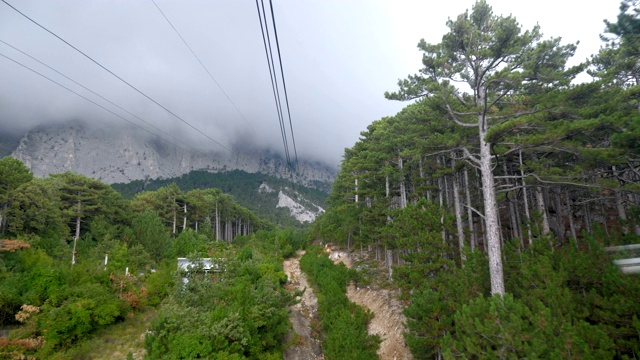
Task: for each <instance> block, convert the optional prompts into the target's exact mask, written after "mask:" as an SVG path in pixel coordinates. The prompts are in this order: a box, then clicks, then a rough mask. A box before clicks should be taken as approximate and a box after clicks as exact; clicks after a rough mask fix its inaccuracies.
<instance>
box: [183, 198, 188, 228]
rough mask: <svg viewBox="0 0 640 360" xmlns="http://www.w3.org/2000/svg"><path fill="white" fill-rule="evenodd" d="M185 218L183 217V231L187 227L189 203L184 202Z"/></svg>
mask: <svg viewBox="0 0 640 360" xmlns="http://www.w3.org/2000/svg"><path fill="white" fill-rule="evenodd" d="M183 208H184V218H183V219H182V231H184V229H186V228H187V203H186V202H185V203H184V206H183Z"/></svg>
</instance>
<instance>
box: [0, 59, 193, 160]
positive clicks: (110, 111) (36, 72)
mask: <svg viewBox="0 0 640 360" xmlns="http://www.w3.org/2000/svg"><path fill="white" fill-rule="evenodd" d="M0 56H2V57H3V58H5V59H7V60H9V61H12V62H14V63H15V64H17V65H19V66H22V67H23V68H25V69H27V70H29V71H31V72H33V73H35V74H37V75H40V76H41V77H43V78H45V79H47V80H49V81H51V82H52V83H54V84H56V85H58V86H60V87H61V88H63V89H65V90H67V91H69V92H71V93H73V94H75V95H77V96H79V97H81V98H82V99H84V100H86V101H88V102H90V103H92V104H93V105H95V106H97V107H99V108H101V109H103V110H104V111H107V112H109V113H111V114H113V115H114V116H117V117H119V118H120V119H122V120H124V121H126V122H128V123H129V124H132V125H133V126H136V127H138V128H140V129H142V130H143V131H146V132H147V133H149V134H151V135H153V136H156V137H158V138H160V139H162V140H164V141H166V142H168V143H170V144H172V145H174V146H176V147H178V148H179V149H181V150H183V151H187V150H186V149H184V148H182V147H181V146H179V145H178V144H176V143H174V142H172V141H170V140H167V139H165V138H163V137H162V136H160V135H158V134H154V133H153V132H151V131H149V130H147V129H145V128H143V127H141V126H140V125H138V124H136V123H134V122H132V121H130V120H128V119H127V118H125V117H123V116H122V115H120V114H118V113H115V112H113V111H112V110H110V109H107V108H106V107H104V106H102V105H100V104H98V103H97V102H95V101H93V100H91V99H89V98H87V97H85V96H83V95H81V94H79V93H78V92H76V91H74V90H72V89H70V88H68V87H66V86H64V85H62V84H60V83H59V82H57V81H55V80H53V79H52V78H50V77H48V76H46V75H44V74H42V73H40V72H38V71H36V70H34V69H32V68H30V67H28V66H26V65H24V64H22V63H21V62H19V61H17V60H15V59H12V58H10V57H9V56H7V55H4V54H2V53H0Z"/></svg>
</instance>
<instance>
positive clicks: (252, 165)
mask: <svg viewBox="0 0 640 360" xmlns="http://www.w3.org/2000/svg"><path fill="white" fill-rule="evenodd" d="M12 156H13V157H15V158H17V159H19V160H21V161H22V162H24V163H25V165H26V166H27V167H28V168H30V169H31V171H32V172H33V174H34V175H35V176H38V177H45V176H48V175H49V174H55V173H61V172H65V171H72V172H77V173H80V174H84V175H86V176H89V177H92V178H94V179H97V180H100V181H103V182H105V183H108V184H112V183H127V182H131V181H133V180H144V179H161V178H171V177H177V176H181V175H183V174H186V173H189V172H191V171H193V170H205V171H209V172H227V171H231V170H243V171H246V172H248V173H262V174H267V175H271V176H276V177H281V178H288V179H291V180H293V181H294V182H296V183H299V184H302V185H305V186H309V187H314V188H318V189H321V190H324V191H329V190H330V188H331V184H332V183H333V180H334V179H335V176H336V169H332V168H331V167H330V166H328V165H323V164H320V163H317V162H305V161H300V162H299V167H298V169H297V171H296V174H294V175H293V176H292V175H291V173H290V171H289V170H288V167H287V164H286V162H285V160H284V159H283V158H282V157H281V156H278V155H277V154H274V153H273V152H272V151H270V150H268V149H262V150H259V149H252V150H249V149H246V148H245V149H239V150H237V151H234V153H230V152H228V151H224V150H221V151H201V150H185V149H183V148H181V147H178V146H176V145H174V144H172V143H170V142H167V141H164V140H162V139H159V138H157V137H152V136H150V135H148V134H145V133H143V132H142V131H140V130H138V129H134V128H113V129H112V128H100V127H91V126H87V125H85V124H84V123H82V122H81V121H70V122H67V123H63V124H60V123H58V124H53V125H39V126H37V127H35V128H33V129H31V130H30V131H28V132H27V133H26V134H25V135H24V136H23V138H22V139H21V140H20V143H19V145H18V147H17V148H16V149H15V150H14V151H13V153H12Z"/></svg>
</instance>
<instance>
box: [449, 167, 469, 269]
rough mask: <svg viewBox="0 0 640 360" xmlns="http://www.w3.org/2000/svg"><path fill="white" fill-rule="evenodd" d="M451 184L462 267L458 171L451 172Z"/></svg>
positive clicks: (463, 257)
mask: <svg viewBox="0 0 640 360" xmlns="http://www.w3.org/2000/svg"><path fill="white" fill-rule="evenodd" d="M452 155H455V154H452ZM451 167H452V168H454V169H455V163H454V162H453V161H452V164H451ZM451 184H452V186H453V207H454V209H455V213H456V230H457V231H458V248H459V250H460V260H461V264H462V267H464V262H465V260H467V257H466V256H465V255H464V226H463V225H462V207H461V206H460V194H459V192H458V173H454V174H453V179H452V180H451Z"/></svg>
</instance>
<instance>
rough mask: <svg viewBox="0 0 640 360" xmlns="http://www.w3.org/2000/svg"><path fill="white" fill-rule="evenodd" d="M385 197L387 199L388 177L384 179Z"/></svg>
mask: <svg viewBox="0 0 640 360" xmlns="http://www.w3.org/2000/svg"><path fill="white" fill-rule="evenodd" d="M384 186H385V196H386V197H389V175H387V176H385V177H384Z"/></svg>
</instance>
